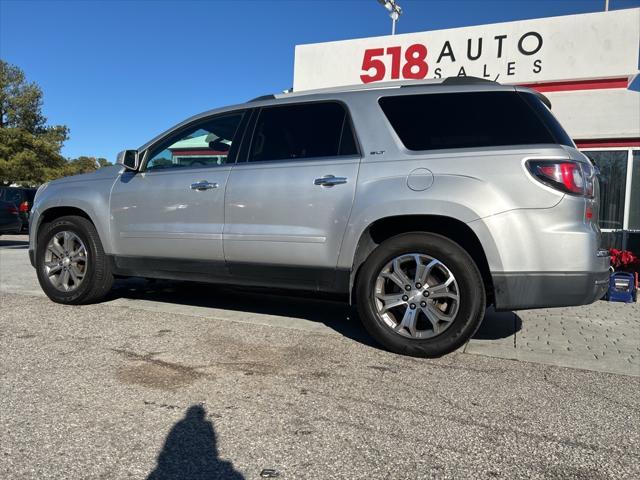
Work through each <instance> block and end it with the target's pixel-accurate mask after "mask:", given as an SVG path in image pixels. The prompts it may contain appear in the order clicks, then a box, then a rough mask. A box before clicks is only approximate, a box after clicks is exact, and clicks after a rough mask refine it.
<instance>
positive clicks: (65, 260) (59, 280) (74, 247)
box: [44, 230, 88, 292]
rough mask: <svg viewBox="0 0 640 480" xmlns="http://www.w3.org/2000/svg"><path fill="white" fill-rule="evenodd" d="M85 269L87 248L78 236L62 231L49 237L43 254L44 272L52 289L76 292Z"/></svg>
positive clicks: (85, 271)
mask: <svg viewBox="0 0 640 480" xmlns="http://www.w3.org/2000/svg"><path fill="white" fill-rule="evenodd" d="M87 267H88V259H87V248H86V246H85V244H84V242H83V241H82V240H81V239H80V237H78V235H76V234H75V233H73V232H70V231H68V230H64V231H60V232H57V233H55V234H54V235H53V237H51V240H49V243H48V244H47V248H46V250H45V254H44V271H45V273H46V276H47V279H48V280H49V282H50V283H51V285H52V286H53V287H54V288H56V289H57V290H60V291H62V292H71V291H73V290H76V289H77V288H78V287H79V286H80V285H81V284H82V281H83V280H84V278H85V276H86V273H87Z"/></svg>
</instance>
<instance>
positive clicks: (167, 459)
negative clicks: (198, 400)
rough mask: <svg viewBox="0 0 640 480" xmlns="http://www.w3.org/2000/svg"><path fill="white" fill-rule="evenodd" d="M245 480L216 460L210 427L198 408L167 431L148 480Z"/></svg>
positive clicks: (189, 409)
mask: <svg viewBox="0 0 640 480" xmlns="http://www.w3.org/2000/svg"><path fill="white" fill-rule="evenodd" d="M212 478H220V479H222V478H224V479H228V480H244V476H243V475H242V474H241V473H239V472H238V471H237V470H236V469H235V468H233V464H232V463H231V462H227V461H224V460H221V459H220V458H218V446H217V441H216V433H215V430H214V428H213V423H212V422H211V421H210V420H207V418H206V411H205V409H204V408H203V407H202V406H200V405H192V406H191V407H189V408H188V409H187V412H186V413H185V416H184V418H183V419H182V420H180V421H179V422H178V423H176V424H175V425H174V426H173V427H172V428H171V431H169V434H168V435H167V438H166V440H165V442H164V446H163V447H162V451H161V452H160V454H159V455H158V464H157V466H156V468H155V470H153V472H151V473H150V474H149V476H148V477H147V480H205V479H206V480H210V479H212Z"/></svg>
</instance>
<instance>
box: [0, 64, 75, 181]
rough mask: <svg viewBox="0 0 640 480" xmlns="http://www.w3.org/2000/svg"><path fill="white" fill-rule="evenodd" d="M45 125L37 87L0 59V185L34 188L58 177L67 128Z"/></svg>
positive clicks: (17, 69) (62, 160)
mask: <svg viewBox="0 0 640 480" xmlns="http://www.w3.org/2000/svg"><path fill="white" fill-rule="evenodd" d="M46 122H47V119H46V118H45V117H44V115H43V114H42V90H41V89H40V87H39V86H38V85H36V84H35V83H33V82H31V83H30V82H27V80H26V78H25V75H24V72H23V71H22V70H20V68H18V67H16V66H15V65H10V64H9V63H7V62H5V61H3V60H0V184H4V185H10V184H12V183H18V184H21V185H37V184H40V183H43V182H45V181H47V180H51V179H52V178H56V177H58V176H60V173H61V171H62V170H63V169H64V167H65V165H66V162H65V160H64V158H63V157H62V155H61V154H60V149H61V148H62V145H63V144H64V142H65V141H66V140H67V138H68V136H69V129H68V128H67V127H66V126H64V125H55V126H47V125H46Z"/></svg>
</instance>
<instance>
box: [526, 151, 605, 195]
mask: <svg viewBox="0 0 640 480" xmlns="http://www.w3.org/2000/svg"><path fill="white" fill-rule="evenodd" d="M527 168H528V169H529V171H530V172H531V174H532V175H533V176H534V177H535V178H536V179H537V180H539V181H540V182H542V183H544V184H545V185H548V186H550V187H553V188H555V189H556V190H560V191H562V192H565V193H570V194H572V195H583V196H585V197H593V182H594V171H593V168H592V167H591V166H590V165H589V164H586V163H581V162H573V161H570V160H529V161H528V162H527Z"/></svg>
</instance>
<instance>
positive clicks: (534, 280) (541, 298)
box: [492, 269, 609, 310]
mask: <svg viewBox="0 0 640 480" xmlns="http://www.w3.org/2000/svg"><path fill="white" fill-rule="evenodd" d="M492 276H493V286H494V292H495V303H496V305H495V307H496V310H525V309H531V308H551V307H571V306H577V305H588V304H590V303H593V302H595V301H596V300H599V299H600V298H602V296H603V295H604V294H605V292H606V291H607V288H608V286H609V270H608V269H607V270H604V271H598V272H514V273H507V272H502V273H493V274H492Z"/></svg>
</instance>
